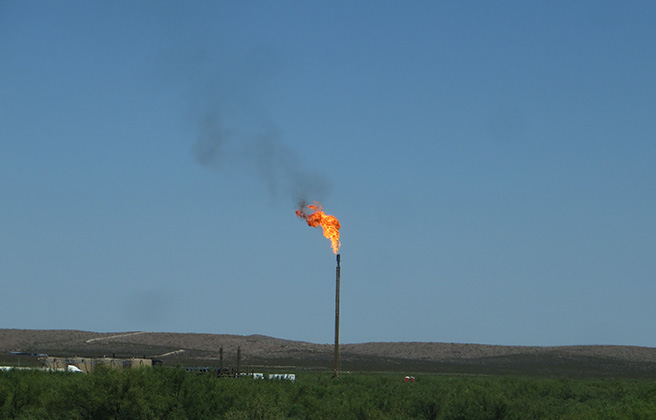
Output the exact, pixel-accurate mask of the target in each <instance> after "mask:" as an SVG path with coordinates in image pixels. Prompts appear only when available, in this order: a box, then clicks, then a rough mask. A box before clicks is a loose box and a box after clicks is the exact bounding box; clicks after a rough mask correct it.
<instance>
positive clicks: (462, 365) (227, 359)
mask: <svg viewBox="0 0 656 420" xmlns="http://www.w3.org/2000/svg"><path fill="white" fill-rule="evenodd" d="M238 347H239V348H240V350H241V355H242V357H241V366H242V367H243V368H251V369H259V370H265V369H269V370H275V369H291V368H293V369H299V370H300V369H304V370H319V371H320V370H325V371H330V370H331V369H332V366H333V346H332V345H329V344H314V343H308V342H302V341H291V340H284V339H279V338H273V337H267V336H262V335H249V336H240V335H224V334H190V333H159V332H147V331H132V332H122V333H97V332H89V331H75V330H19V329H0V353H1V354H0V361H1V362H2V363H12V360H14V359H16V358H17V357H18V356H16V355H11V354H9V352H27V353H46V354H49V355H52V356H82V357H99V356H112V355H114V356H116V357H125V358H129V357H142V356H146V357H151V358H155V359H158V360H161V361H163V363H164V364H165V365H171V366H175V365H179V364H180V365H196V366H198V365H208V366H216V365H218V364H219V359H220V352H221V349H222V350H223V363H224V366H228V365H235V364H236V359H237V348H238ZM340 354H341V366H342V370H343V371H397V372H407V373H420V372H426V373H428V372H431V373H449V374H513V375H517V374H519V375H549V376H571V377H576V376H587V377H656V348H651V347H635V346H561V347H529V346H496V345H481V344H455V343H426V342H398V343H362V344H345V345H342V346H341V347H340ZM26 358H27V357H26V356H23V360H24V363H25V362H26Z"/></svg>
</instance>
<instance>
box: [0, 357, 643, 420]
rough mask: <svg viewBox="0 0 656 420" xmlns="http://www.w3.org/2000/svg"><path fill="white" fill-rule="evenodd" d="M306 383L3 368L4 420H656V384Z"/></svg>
mask: <svg viewBox="0 0 656 420" xmlns="http://www.w3.org/2000/svg"><path fill="white" fill-rule="evenodd" d="M297 378H298V379H297V381H296V382H290V381H275V380H274V381H269V380H252V379H250V378H248V379H247V378H240V379H227V378H216V377H212V376H209V375H195V374H190V373H187V372H186V371H184V370H182V369H172V368H154V369H148V368H142V369H132V370H125V371H116V370H109V369H98V370H96V371H95V372H94V373H92V374H90V375H84V374H79V373H66V372H61V373H48V372H43V371H8V372H0V419H130V420H136V419H193V420H202V419H312V420H321V419H331V420H335V419H339V420H349V419H354V420H355V419H376V420H380V419H394V420H400V419H452V420H456V419H462V420H477V419H517V420H530V419H540V420H543V419H572V420H573V419H605V420H606V419H654V418H656V381H652V380H619V379H614V380H583V379H547V378H516V377H454V376H437V375H427V376H419V377H418V378H417V382H414V383H405V382H403V377H402V376H401V375H391V374H390V375H382V374H370V375H366V374H357V375H355V374H354V375H344V376H343V377H342V378H340V379H339V380H333V379H331V378H330V376H329V375H327V374H326V375H321V374H300V375H298V377H297Z"/></svg>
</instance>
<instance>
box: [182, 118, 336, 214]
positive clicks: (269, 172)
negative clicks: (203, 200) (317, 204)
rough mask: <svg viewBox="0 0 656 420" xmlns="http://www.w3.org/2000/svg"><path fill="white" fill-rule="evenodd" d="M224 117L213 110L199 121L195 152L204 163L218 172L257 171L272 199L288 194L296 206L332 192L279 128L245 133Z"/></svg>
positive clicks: (272, 125)
mask: <svg viewBox="0 0 656 420" xmlns="http://www.w3.org/2000/svg"><path fill="white" fill-rule="evenodd" d="M221 117H222V113H221V112H219V111H218V110H212V111H211V112H207V113H206V115H205V116H204V117H203V118H202V119H201V120H200V121H199V125H198V129H199V135H198V140H197V141H196V143H195V144H194V147H193V153H194V156H195V158H196V160H197V161H198V162H199V163H200V164H202V165H204V166H207V167H211V168H213V169H217V170H227V169H228V168H229V167H230V168H234V169H235V170H242V171H250V172H254V173H255V174H256V175H257V176H258V177H259V178H260V179H261V181H262V183H263V184H264V185H265V186H266V188H267V190H268V191H269V193H270V194H271V195H272V196H274V197H277V196H279V195H284V196H287V197H290V198H292V199H293V200H294V201H295V203H298V202H301V201H306V200H307V198H308V197H310V196H311V197H315V198H316V197H319V198H322V196H324V195H325V194H327V193H328V190H329V184H328V181H327V180H326V178H325V176H323V175H322V174H320V173H319V172H317V171H311V170H309V169H307V167H305V166H304V165H303V163H302V162H301V159H300V158H299V157H298V155H297V154H296V153H295V152H294V151H293V150H291V149H290V148H289V147H287V145H286V144H285V143H284V142H283V140H282V135H281V132H280V129H279V128H278V127H277V126H275V125H274V124H272V123H267V124H260V125H261V126H262V127H261V128H260V130H259V131H257V132H255V133H244V132H239V131H238V130H235V129H234V128H232V129H231V128H228V127H227V124H225V123H224V122H223V121H222V120H221Z"/></svg>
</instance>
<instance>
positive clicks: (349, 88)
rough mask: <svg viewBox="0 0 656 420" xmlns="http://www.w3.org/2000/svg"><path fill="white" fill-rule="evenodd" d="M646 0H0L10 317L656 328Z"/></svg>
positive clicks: (617, 338) (259, 325)
mask: <svg viewBox="0 0 656 420" xmlns="http://www.w3.org/2000/svg"><path fill="white" fill-rule="evenodd" d="M654 21H656V5H655V4H654V3H653V2H648V1H630V2H628V1H627V2H619V1H576V2H571V1H553V2H537V3H536V2H510V1H500V2H461V1H458V2H456V1H446V2H429V1H416V2H400V1H375V2H373V1H362V2H346V1H343V2H342V1H336V2H300V1H299V2H297V1H277V2H254V1H243V2H185V3H184V4H182V3H179V2H165V1H161V2H154V1H153V2H146V1H144V2H122V1H119V2H109V3H104V2H83V1H79V2H74V1H71V2H40V1H34V2H31V1H25V2H18V1H2V2H0V57H2V60H0V193H1V199H0V215H1V216H2V222H1V223H0V229H1V230H0V281H1V282H2V295H3V298H2V300H3V304H2V305H1V306H0V320H1V323H0V327H3V328H33V329H82V330H91V331H131V330H150V331H172V332H208V333H230V334H244V335H248V334H265V335H270V336H275V337H280V338H288V339H295V340H305V341H311V342H317V343H330V342H331V341H332V339H333V322H334V320H333V315H334V281H335V280H334V279H335V257H334V255H333V254H332V252H331V249H330V243H329V241H328V240H327V239H325V238H323V236H322V235H321V231H320V230H318V229H312V228H310V227H308V226H307V225H305V224H304V223H303V222H302V221H301V220H299V219H298V218H296V216H295V215H294V210H295V209H296V206H297V203H298V200H299V198H304V199H306V200H310V201H312V200H317V201H320V202H321V203H322V204H323V205H324V208H325V210H326V212H327V213H329V214H333V215H335V216H336V217H338V218H339V219H340V221H341V223H342V248H341V255H342V299H341V301H342V308H341V318H342V328H341V337H342V341H343V342H350V343H356V342H368V341H442V342H463V343H486V344H520V345H567V344H626V345H641V346H656V336H655V335H654V333H653V332H654V331H655V330H656V316H655V315H656V313H655V309H654V304H653V302H654V296H656V282H655V281H654V280H655V277H656V276H655V275H656V258H654V250H656V241H655V239H654V238H656V223H655V222H654V214H656V195H655V194H654V185H656V170H655V169H654V161H655V160H656V81H655V80H656V79H655V78H654V74H656V41H654V40H656V27H655V26H654V25H653V22H654Z"/></svg>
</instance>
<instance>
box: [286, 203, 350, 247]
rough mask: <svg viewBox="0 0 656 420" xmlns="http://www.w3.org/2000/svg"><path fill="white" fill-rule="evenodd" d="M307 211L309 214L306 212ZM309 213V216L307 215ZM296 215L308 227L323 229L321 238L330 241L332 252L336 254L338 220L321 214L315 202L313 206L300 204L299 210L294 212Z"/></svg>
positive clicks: (338, 244) (321, 211)
mask: <svg viewBox="0 0 656 420" xmlns="http://www.w3.org/2000/svg"><path fill="white" fill-rule="evenodd" d="M306 208H307V209H309V210H311V212H309V211H307V210H306ZM308 213H309V214H308ZM296 215H297V216H298V217H300V218H301V219H303V220H305V221H306V222H307V224H308V226H312V227H318V226H321V228H322V229H323V236H325V237H326V238H328V239H330V242H331V243H332V247H333V252H334V253H335V254H337V251H339V247H340V245H341V243H340V242H339V228H340V227H341V225H340V224H339V220H337V218H336V217H335V216H331V215H330V214H326V213H324V212H323V207H321V204H319V203H317V202H316V201H315V202H314V204H309V205H305V203H301V208H299V209H298V210H296Z"/></svg>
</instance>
